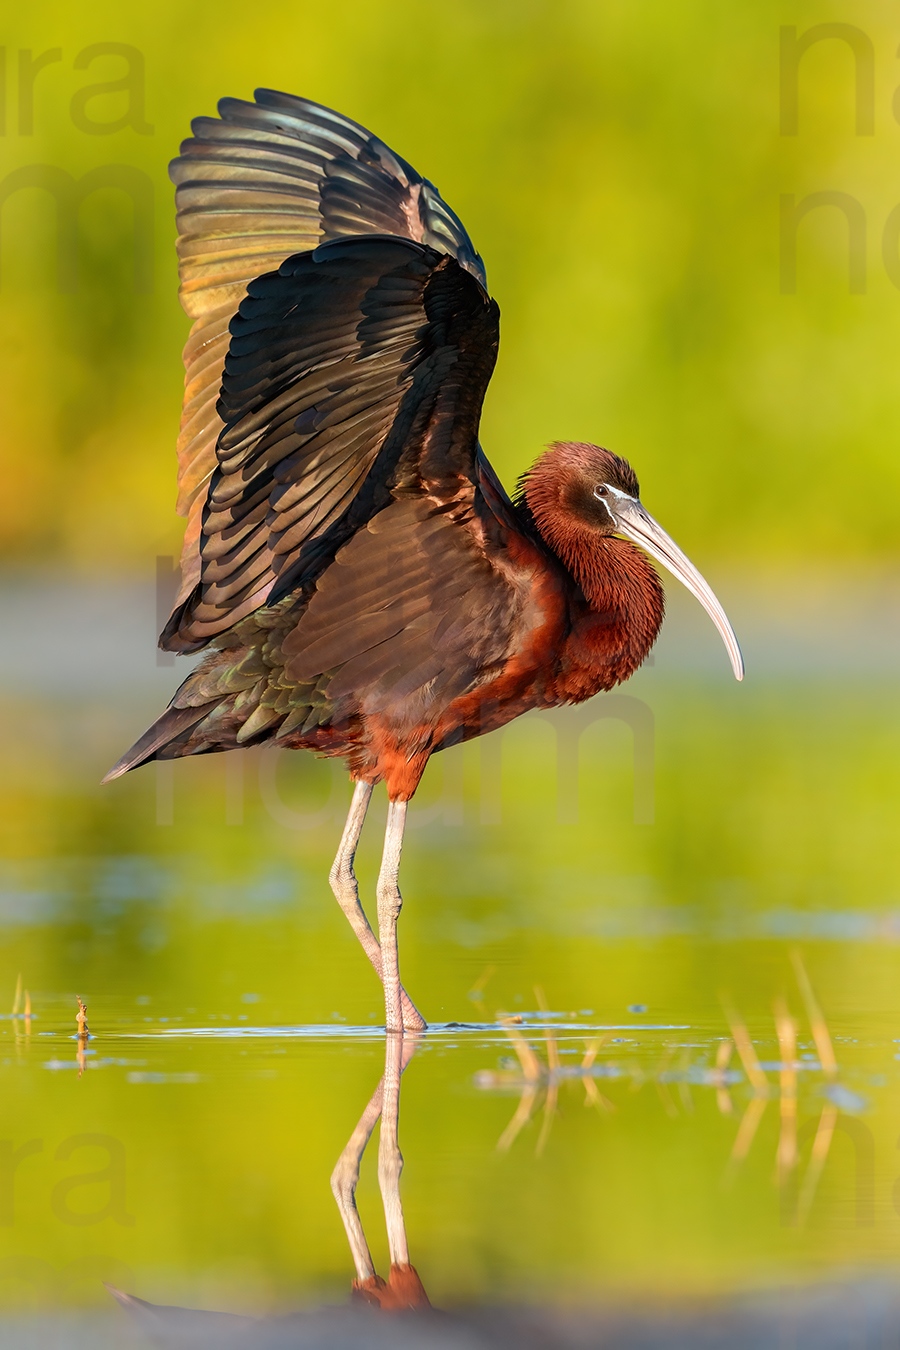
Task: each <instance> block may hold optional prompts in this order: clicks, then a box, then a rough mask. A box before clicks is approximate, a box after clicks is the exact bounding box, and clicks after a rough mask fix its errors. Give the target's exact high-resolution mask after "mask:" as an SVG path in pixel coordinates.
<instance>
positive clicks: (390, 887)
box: [378, 802, 406, 1036]
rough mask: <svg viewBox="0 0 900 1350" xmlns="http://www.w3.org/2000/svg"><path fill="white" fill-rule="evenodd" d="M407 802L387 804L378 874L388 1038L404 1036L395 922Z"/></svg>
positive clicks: (382, 976) (382, 972)
mask: <svg viewBox="0 0 900 1350" xmlns="http://www.w3.org/2000/svg"><path fill="white" fill-rule="evenodd" d="M405 825H406V802H388V817H387V829H386V830H385V832H384V853H383V854H382V855H381V871H380V872H379V874H378V939H379V945H380V947H381V983H382V985H383V986H384V1026H385V1030H386V1031H387V1032H388V1034H389V1035H390V1034H391V1033H392V1032H393V1033H395V1034H396V1033H399V1034H400V1035H401V1036H402V1035H403V997H402V995H403V986H402V985H401V983H400V958H399V954H398V952H397V920H398V919H399V917H400V910H401V909H402V907H403V900H402V898H401V895H400V887H399V884H398V881H397V877H398V874H399V871H400V852H401V850H402V848H403V829H404V826H405Z"/></svg>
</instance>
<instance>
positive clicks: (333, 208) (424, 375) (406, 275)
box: [105, 90, 743, 1030]
mask: <svg viewBox="0 0 900 1350" xmlns="http://www.w3.org/2000/svg"><path fill="white" fill-rule="evenodd" d="M255 97H256V102H255V103H252V104H251V103H244V102H241V101H239V100H236V99H226V100H223V102H222V103H220V105H219V114H220V117H219V118H200V119H198V120H197V121H195V122H194V124H193V131H194V137H193V139H191V140H188V141H186V142H185V143H184V145H183V146H182V150H181V155H180V157H179V158H178V159H176V160H175V161H174V163H173V165H172V177H173V179H174V180H175V183H176V184H177V191H176V203H177V206H178V227H179V256H180V264H181V282H182V285H181V295H182V301H183V304H184V307H185V309H186V310H187V312H188V313H189V314H190V315H191V316H192V317H193V318H194V319H195V323H194V326H193V329H192V331H191V336H190V339H189V341H188V344H187V347H186V349H185V366H186V371H187V375H186V392H185V405H184V413H183V418H182V431H181V437H180V442H179V484H180V490H181V495H180V499H179V506H180V509H181V510H182V511H183V512H184V513H185V514H186V515H187V516H188V526H187V531H186V535H185V543H184V550H183V554H182V577H183V585H182V590H181V593H180V595H179V597H178V601H177V604H176V607H175V609H174V611H173V613H172V615H171V617H170V619H169V621H168V623H167V624H166V627H165V629H164V630H163V633H162V636H161V638H160V645H161V646H162V647H163V648H164V649H166V650H168V651H176V652H197V651H200V650H201V649H206V651H207V655H206V657H205V658H204V660H203V661H202V662H201V664H200V666H199V667H198V668H197V669H196V670H195V671H194V672H193V673H192V674H191V675H189V676H188V678H187V679H186V680H185V682H184V683H183V684H182V686H181V688H180V689H179V690H178V692H177V693H176V695H175V697H174V699H173V700H172V703H171V705H170V706H169V708H168V709H167V710H166V712H165V713H163V715H162V717H160V718H159V719H158V721H157V722H155V723H154V725H153V726H152V727H151V728H150V729H149V730H148V731H147V732H146V733H145V734H144V735H143V736H142V737H141V738H140V740H139V741H137V743H136V744H135V745H134V746H133V747H132V748H131V749H130V750H129V751H128V752H127V753H126V754H125V755H124V756H123V757H122V759H121V760H119V762H118V764H116V765H115V767H114V768H113V769H112V770H111V771H110V772H109V774H108V775H107V780H109V779H111V778H116V777H118V776H119V775H120V774H123V773H125V772H127V770H129V769H132V768H135V767H136V766H137V765H139V764H143V763H146V762H147V761H148V760H151V759H169V758H175V757H179V756H182V755H195V754H205V753H208V752H210V751H216V750H230V749H233V748H234V747H237V746H243V745H255V744H259V743H261V742H264V741H268V742H273V743H275V744H277V745H280V746H286V747H290V748H295V749H308V750H313V751H316V752H317V753H319V754H324V755H336V756H341V757H343V758H344V759H345V760H346V761H347V763H348V766H349V769H350V774H351V777H352V778H353V779H354V780H355V782H356V789H355V792H354V796H353V803H352V805H351V809H350V815H349V817H348V820H347V825H346V827H345V830H344V836H343V838H342V840H341V845H340V849H339V851H338V856H337V858H336V860H335V864H334V867H333V869H332V874H331V881H332V886H333V888H334V890H335V894H336V895H337V897H338V899H339V901H340V903H341V906H342V908H343V909H344V911H345V913H346V914H347V916H348V918H349V919H350V922H351V924H352V925H353V928H354V931H355V932H356V933H357V936H358V937H359V938H360V941H361V942H362V944H363V947H364V948H365V950H366V953H367V955H368V956H369V959H370V960H371V961H372V964H373V965H374V967H375V969H376V971H377V972H378V974H379V976H380V977H381V979H382V982H383V984H384V989H385V1001H386V1024H387V1027H388V1029H389V1030H400V1029H402V1028H403V1027H404V1026H405V1027H407V1028H413V1027H416V1028H418V1027H421V1026H422V1025H424V1024H423V1022H422V1019H421V1017H420V1016H419V1014H418V1013H417V1011H416V1009H415V1008H414V1007H413V1005H412V1003H411V1002H410V1001H409V999H408V998H407V996H406V994H405V992H404V991H403V989H402V987H401V985H400V981H399V974H398V967H397V947H396V921H397V916H398V914H399V911H400V903H401V902H400V893H399V890H398V888H397V871H398V867H399V861H400V848H401V843H402V837H403V826H404V822H405V815H406V803H407V802H408V800H409V799H410V797H412V795H413V793H414V792H415V790H416V787H417V785H418V783H419V779H420V778H421V776H422V773H423V771H424V769H425V765H426V763H427V762H428V759H429V757H430V756H431V755H432V754H434V753H435V752H436V751H437V750H440V749H442V748H444V747H446V746H449V745H454V744H457V743H459V742H460V741H464V740H467V739H469V738H471V737H473V736H478V735H481V734H482V733H484V732H486V731H491V730H493V729H494V728H496V727H500V726H503V725H504V724H506V723H507V722H509V721H511V720H512V719H513V718H514V717H517V716H519V714H520V713H523V712H526V711H528V710H529V709H531V708H546V707H553V706H556V705H558V704H564V703H576V702H580V701H582V700H584V699H586V698H590V697H591V696H592V695H593V694H596V693H598V692H600V691H601V690H607V689H611V688H613V687H614V686H615V685H616V684H618V683H619V682H621V681H622V680H626V679H628V677H629V676H630V675H631V674H633V672H634V671H635V670H636V669H637V668H638V666H640V664H641V662H642V661H643V660H644V658H645V657H646V656H647V654H648V652H649V651H650V648H651V647H652V645H653V643H654V641H655V639H656V636H657V633H658V632H659V628H660V624H661V622H662V617H663V592H662V585H661V582H660V580H659V577H658V575H657V573H656V571H655V569H654V568H653V566H652V565H651V563H650V562H649V561H648V558H647V556H646V554H647V553H649V554H650V556H651V557H653V558H655V559H656V560H657V561H658V562H661V563H662V564H663V565H664V566H665V567H667V568H668V569H669V570H670V571H671V572H673V573H674V575H676V576H677V577H678V578H679V579H680V580H681V581H683V582H684V584H685V585H686V586H687V587H688V589H689V590H691V591H692V592H693V593H694V595H696V596H697V598H698V599H699V600H700V602H701V603H702V604H703V605H704V607H705V608H706V609H707V611H708V613H709V614H710V616H711V617H712V619H713V622H714V623H715V624H716V627H717V628H718V629H719V632H720V633H721V635H722V637H723V640H724V642H725V645H726V647H727V649H728V653H729V656H730V658H731V662H732V666H733V668H734V673H735V675H736V676H737V678H738V679H740V678H741V675H742V673H743V667H742V662H741V656H740V651H739V648H738V644H737V640H736V639H735V636H734V633H733V632H732V629H731V626H730V625H729V623H728V620H727V618H726V617H725V614H724V612H723V610H722V608H721V606H720V605H719V603H718V601H717V600H716V598H715V596H714V595H713V593H712V591H711V590H710V589H709V587H708V586H707V584H706V582H705V581H704V580H703V578H702V577H701V576H700V575H699V573H698V572H697V571H696V570H695V569H694V568H693V566H692V565H691V564H690V563H689V562H688V560H687V559H686V558H685V556H684V555H683V554H682V553H681V551H680V550H679V549H678V548H677V546H676V545H675V544H674V543H673V541H672V540H671V539H669V537H668V535H666V534H665V533H664V532H663V531H662V530H661V529H660V527H659V526H658V525H657V524H656V522H655V521H654V520H653V519H652V518H651V517H650V516H649V515H648V514H647V512H646V511H645V510H644V508H643V506H642V505H641V503H640V499H639V492H638V483H637V478H636V477H635V474H634V472H633V470H632V469H631V466H630V465H629V464H628V463H627V462H626V461H625V460H623V459H620V458H618V457H617V456H616V455H613V454H611V453H610V452H609V451H607V450H604V449H601V448H599V447H598V446H595V445H589V444H585V443H568V442H567V443H560V444H556V445H553V446H551V447H550V449H549V450H548V451H547V452H546V453H545V454H544V455H543V456H542V457H541V458H540V459H539V460H538V461H537V462H536V464H535V465H534V466H533V467H532V468H531V469H530V470H529V471H528V473H526V474H525V476H524V478H523V479H522V483H521V488H520V492H519V495H518V496H517V498H516V499H515V500H512V499H511V498H510V497H509V496H508V495H507V494H506V492H505V491H504V489H503V487H502V486H501V484H500V482H499V480H498V479H497V477H496V475H495V474H494V472H493V470H492V468H491V466H490V464H489V463H488V461H487V459H486V457H485V456H484V453H483V452H482V450H481V448H480V446H479V444H478V424H479V420H480V416H481V405H482V401H483V399H484V394H485V390H486V389H487V384H488V381H489V379H490V376H491V372H492V370H493V367H494V362H495V360H496V355H497V345H498V339H499V311H498V308H497V305H496V304H495V302H494V301H493V300H491V299H490V297H489V295H488V293H487V290H486V280H485V274H484V268H483V265H482V262H481V259H480V258H479V256H478V254H477V253H476V252H475V250H474V248H473V246H472V243H471V241H470V240H469V237H468V235H467V234H466V231H465V229H464V228H463V226H462V224H461V222H460V221H459V219H458V218H457V217H456V216H455V215H454V213H453V212H452V211H451V210H449V208H448V207H447V206H446V205H445V203H444V202H443V201H442V200H441V197H440V196H439V194H438V192H437V190H436V189H435V188H434V187H433V186H432V185H431V184H430V183H429V182H428V181H427V180H425V179H422V178H420V176H419V175H418V174H417V173H416V172H415V170H414V169H413V168H412V167H411V166H410V165H409V164H407V163H405V161H404V160H401V159H400V158H399V157H398V156H396V155H394V154H393V152H392V151H391V150H389V149H388V147H387V146H386V145H384V144H383V142H381V141H379V140H378V139H377V138H376V137H373V136H371V135H370V133H369V132H367V131H365V130H364V129H363V128H362V127H360V126H358V125H357V124H356V123H355V122H351V121H349V120H348V119H347V118H345V117H342V116H340V115H339V114H337V113H334V112H332V111H330V110H329V109H327V108H323V107H321V106H319V105H318V104H315V103H310V102H309V101H308V100H306V99H299V98H294V97H292V96H290V95H286V94H279V93H274V92H272V91H270V90H258V91H257V93H256V96H255ZM382 779H383V780H384V782H385V785H386V787H387V791H388V797H389V801H390V806H389V810H388V825H387V834H386V839H385V852H384V859H383V863H382V869H381V874H380V877H379V882H378V919H379V938H380V941H379V939H377V938H376V937H375V935H374V933H373V931H372V929H371V927H370V926H369V923H368V921H367V919H366V917H365V915H364V913H363V911H362V908H361V906H360V903H359V898H358V893H357V886H356V879H355V877H354V874H353V857H354V853H355V850H356V845H357V841H358V839H359V834H360V831H361V829H362V824H363V821H364V818H365V814H366V809H367V806H368V802H369V798H370V796H371V791H372V787H373V785H374V784H375V783H377V782H379V781H381V780H382ZM105 781H106V780H105Z"/></svg>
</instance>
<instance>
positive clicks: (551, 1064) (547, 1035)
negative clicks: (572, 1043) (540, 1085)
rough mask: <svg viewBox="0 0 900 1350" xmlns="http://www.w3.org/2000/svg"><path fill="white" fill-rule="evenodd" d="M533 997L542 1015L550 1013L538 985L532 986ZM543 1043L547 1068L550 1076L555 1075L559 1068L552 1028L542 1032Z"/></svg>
mask: <svg viewBox="0 0 900 1350" xmlns="http://www.w3.org/2000/svg"><path fill="white" fill-rule="evenodd" d="M534 997H535V999H536V1000H537V1005H538V1008H539V1009H540V1010H541V1012H542V1013H547V1012H549V1011H550V1009H549V1007H548V1006H547V1000H546V998H545V997H544V991H543V989H542V988H541V986H540V985H539V984H536V985H535V986H534ZM544 1041H545V1043H546V1046H547V1067H548V1068H549V1070H550V1072H551V1074H553V1073H556V1071H557V1069H558V1068H559V1050H558V1049H557V1045H556V1037H555V1036H554V1035H553V1029H552V1027H547V1028H546V1030H545V1031H544Z"/></svg>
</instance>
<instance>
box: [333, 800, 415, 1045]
mask: <svg viewBox="0 0 900 1350" xmlns="http://www.w3.org/2000/svg"><path fill="white" fill-rule="evenodd" d="M371 797H372V784H371V783H357V784H356V787H355V788H354V790H353V800H352V801H351V803H350V811H349V813H348V815H347V823H346V824H345V825H344V833H343V834H342V836H341V842H340V844H339V846H338V851H337V856H336V858H335V860H334V863H333V864H332V868H331V873H330V876H329V881H330V882H331V889H332V890H333V891H334V894H335V898H336V899H337V902H338V904H339V905H340V907H341V909H342V910H343V911H344V913H345V914H346V916H347V919H348V921H349V923H350V927H351V928H352V929H353V931H354V933H355V934H356V936H357V938H358V939H359V942H360V945H361V946H362V949H363V951H364V952H365V954H366V956H367V957H368V958H369V960H370V961H371V962H372V965H373V967H374V968H375V973H376V975H377V976H378V978H379V980H381V982H382V984H384V977H383V974H382V962H381V947H380V946H379V943H378V939H377V937H376V936H375V934H374V933H373V932H372V928H371V925H370V924H369V920H368V919H367V918H366V915H365V912H364V910H363V907H362V905H361V904H360V901H359V887H358V885H357V882H356V874H355V873H354V871H353V859H354V858H355V856H356V848H357V845H358V844H359V836H360V834H361V833H362V827H363V823H364V822H365V819H366V812H367V810H368V808H369V802H370V800H371ZM400 1004H401V1008H402V1025H403V1027H404V1029H405V1030H406V1031H424V1030H425V1027H426V1022H425V1019H424V1017H423V1016H422V1014H421V1013H420V1012H419V1010H418V1009H417V1008H416V1006H415V1004H414V1003H413V1001H412V999H411V998H410V997H409V995H408V994H407V992H406V990H405V989H404V988H402V986H401V989H400Z"/></svg>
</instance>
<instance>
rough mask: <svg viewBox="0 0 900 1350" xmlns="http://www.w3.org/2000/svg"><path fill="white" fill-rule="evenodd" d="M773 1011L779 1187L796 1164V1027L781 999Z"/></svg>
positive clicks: (777, 1000)
mask: <svg viewBox="0 0 900 1350" xmlns="http://www.w3.org/2000/svg"><path fill="white" fill-rule="evenodd" d="M774 1011H775V1030H776V1032H777V1034H778V1047H779V1051H780V1055H781V1072H780V1079H781V1084H780V1085H781V1130H780V1132H779V1136H778V1153H777V1173H778V1181H779V1184H781V1183H782V1182H784V1181H785V1180H786V1178H787V1176H788V1174H789V1173H790V1172H791V1171H792V1170H793V1168H794V1167H795V1166H796V1164H797V1023H796V1022H795V1021H794V1019H793V1017H792V1016H791V1014H790V1011H789V1010H788V1006H787V1003H786V1001H785V1000H784V999H783V998H777V999H776V1000H775V1003H774Z"/></svg>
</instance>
